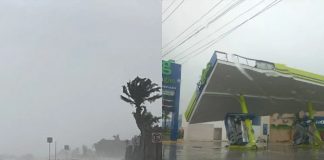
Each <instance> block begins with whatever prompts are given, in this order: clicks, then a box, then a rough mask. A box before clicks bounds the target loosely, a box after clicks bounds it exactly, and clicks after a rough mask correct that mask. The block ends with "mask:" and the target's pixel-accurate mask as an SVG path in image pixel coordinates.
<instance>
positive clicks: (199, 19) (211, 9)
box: [162, 0, 224, 49]
mask: <svg viewBox="0 0 324 160" xmlns="http://www.w3.org/2000/svg"><path fill="white" fill-rule="evenodd" d="M223 1H224V0H220V1H219V2H217V3H216V4H215V5H214V6H213V7H212V8H210V9H209V10H208V11H207V12H206V13H205V14H204V15H202V16H201V17H199V18H198V19H197V20H196V21H195V22H194V23H192V24H191V25H190V26H189V27H187V28H186V29H185V30H184V31H183V32H181V33H180V34H179V35H177V36H176V37H175V38H174V39H173V40H171V41H169V42H168V43H166V44H165V45H164V46H163V47H162V49H163V48H165V47H167V46H168V45H169V44H171V43H172V42H174V41H175V40H177V39H178V38H179V37H180V36H182V35H183V34H184V33H185V32H187V31H188V30H189V29H190V28H191V27H193V26H194V25H196V24H197V23H198V22H199V21H201V20H202V19H203V18H205V17H206V16H207V15H208V14H209V13H210V12H211V11H213V10H214V9H215V8H216V7H217V6H218V5H219V4H220V3H222V2H223Z"/></svg>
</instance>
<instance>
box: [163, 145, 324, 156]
mask: <svg viewBox="0 0 324 160" xmlns="http://www.w3.org/2000/svg"><path fill="white" fill-rule="evenodd" d="M225 145H226V143H220V142H190V143H189V142H185V143H183V144H168V145H164V146H163V160H270V159H271V160H273V159H274V160H315V159H321V160H323V159H324V149H312V148H298V147H293V146H292V145H289V144H269V146H268V149H260V150H257V151H240V150H228V149H227V148H226V147H225Z"/></svg>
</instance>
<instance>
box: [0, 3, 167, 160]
mask: <svg viewBox="0 0 324 160" xmlns="http://www.w3.org/2000/svg"><path fill="white" fill-rule="evenodd" d="M160 16H161V2H160V1H158V0H118V1H112V0H91V1H89V0H69V1H66V0H0V35H1V36H0V76H1V78H0V108H1V112H0V128H1V129H0V130H1V131H0V142H1V144H0V154H25V153H32V154H35V155H39V156H46V155H47V153H48V148H47V147H48V146H47V143H46V137H47V136H52V137H54V139H55V140H56V141H57V143H58V149H62V147H63V145H64V144H69V145H71V147H72V148H74V147H79V146H81V145H82V144H85V145H88V146H89V147H91V146H92V144H93V143H95V142H97V141H99V140H100V139H101V138H107V139H110V138H112V136H113V135H114V134H120V137H121V138H122V139H125V138H130V137H131V136H133V135H135V134H138V133H139V131H138V129H137V127H136V125H135V122H134V120H133V117H132V115H131V112H132V111H133V110H134V108H132V107H131V106H130V105H128V104H126V103H124V102H122V101H121V100H120V98H119V95H120V94H121V86H122V85H123V84H125V83H126V82H127V81H129V80H131V79H133V78H135V76H137V75H139V76H141V77H148V78H151V79H152V80H153V81H154V82H156V83H158V84H161V63H160V61H161V54H160V48H161V23H160ZM160 103H161V101H158V102H156V103H154V104H152V105H150V104H147V105H149V106H150V107H148V109H149V110H150V111H152V112H153V113H154V114H155V115H160V114H161V108H160V106H161V104H160Z"/></svg>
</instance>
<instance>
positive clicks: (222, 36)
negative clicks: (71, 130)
mask: <svg viewBox="0 0 324 160" xmlns="http://www.w3.org/2000/svg"><path fill="white" fill-rule="evenodd" d="M281 1H282V0H274V1H273V2H271V3H270V4H269V5H267V6H266V7H265V8H263V9H262V10H260V11H259V12H257V13H256V14H254V15H253V16H252V17H250V18H248V19H247V20H245V21H243V22H242V23H240V24H239V25H237V26H235V27H234V28H232V29H231V30H229V31H227V32H225V33H224V34H222V35H221V36H219V37H218V39H214V40H212V41H210V42H209V43H207V46H206V44H205V46H206V48H204V49H203V50H201V51H199V52H197V53H196V54H194V55H193V56H191V57H189V58H188V59H187V60H186V61H184V62H183V63H181V64H184V63H186V62H187V61H188V60H189V59H191V58H194V57H196V56H198V55H199V54H201V53H203V51H205V50H207V49H208V48H210V47H211V46H213V45H214V44H215V43H217V42H218V41H220V40H222V39H223V38H225V37H226V36H228V35H229V34H231V33H232V32H233V31H235V30H236V29H238V28H239V27H241V26H242V25H244V24H245V23H247V22H248V21H250V20H252V19H253V18H255V17H257V16H258V15H260V14H261V13H263V12H265V11H266V10H268V9H270V8H272V7H273V6H275V5H276V4H278V3H279V2H281ZM199 49H202V47H200V48H199ZM193 53H195V52H191V53H190V54H187V55H186V56H184V57H181V58H180V59H178V60H177V61H180V60H182V59H184V58H186V57H188V56H190V55H192V54H193Z"/></svg>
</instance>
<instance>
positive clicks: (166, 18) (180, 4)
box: [162, 0, 184, 23]
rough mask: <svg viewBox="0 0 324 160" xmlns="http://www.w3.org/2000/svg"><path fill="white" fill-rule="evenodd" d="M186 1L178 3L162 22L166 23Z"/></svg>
mask: <svg viewBox="0 0 324 160" xmlns="http://www.w3.org/2000/svg"><path fill="white" fill-rule="evenodd" d="M183 2H184V0H182V1H181V2H180V3H179V4H178V5H177V7H176V8H175V9H174V10H173V11H172V12H171V13H170V14H169V15H168V16H167V17H166V18H164V19H163V20H162V23H164V22H165V21H166V20H167V19H168V18H169V17H170V16H171V15H172V14H173V13H174V12H175V11H176V10H177V9H178V8H179V7H180V6H181V5H182V3H183Z"/></svg>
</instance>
